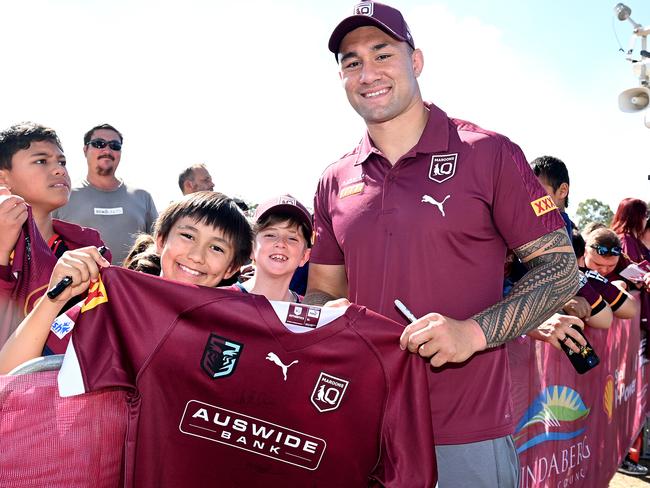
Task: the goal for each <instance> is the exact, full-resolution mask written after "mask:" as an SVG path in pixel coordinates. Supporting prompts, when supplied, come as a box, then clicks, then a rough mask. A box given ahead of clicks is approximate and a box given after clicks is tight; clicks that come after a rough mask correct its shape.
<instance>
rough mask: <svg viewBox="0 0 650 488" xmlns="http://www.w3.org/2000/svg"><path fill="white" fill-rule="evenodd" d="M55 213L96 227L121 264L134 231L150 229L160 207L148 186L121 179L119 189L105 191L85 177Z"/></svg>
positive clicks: (116, 260) (136, 232) (135, 232)
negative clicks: (142, 186) (144, 187)
mask: <svg viewBox="0 0 650 488" xmlns="http://www.w3.org/2000/svg"><path fill="white" fill-rule="evenodd" d="M53 216H54V217H55V218H57V219H61V220H67V221H68V222H73V223H75V224H79V225H82V226H84V227H92V228H93V229H97V230H98V231H99V233H100V235H101V237H102V239H103V241H104V242H105V243H106V245H107V246H108V247H109V248H110V250H111V252H112V253H113V264H115V265H120V264H122V261H124V258H125V257H126V255H127V253H128V252H129V249H130V248H131V245H132V244H133V241H134V238H135V235H136V234H138V233H140V232H151V230H152V227H153V223H154V221H155V220H156V218H157V217H158V211H157V210H156V205H155V204H154V202H153V199H152V198H151V195H150V194H149V193H148V192H147V191H145V190H142V189H140V188H134V187H131V186H128V185H127V184H125V183H124V182H123V181H122V182H121V183H120V186H119V187H117V189H115V190H113V191H104V190H100V189H98V188H96V187H94V186H92V185H91V184H90V183H89V182H88V181H87V180H84V181H82V182H81V186H78V187H75V188H73V189H72V193H71V195H70V201H69V202H68V204H67V205H65V206H64V207H61V208H59V209H58V210H56V211H55V212H54V214H53Z"/></svg>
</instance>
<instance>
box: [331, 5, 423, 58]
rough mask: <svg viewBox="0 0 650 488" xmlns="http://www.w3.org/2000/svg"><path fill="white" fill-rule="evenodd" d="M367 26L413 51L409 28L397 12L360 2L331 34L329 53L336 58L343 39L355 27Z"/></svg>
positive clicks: (389, 8)
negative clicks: (403, 43)
mask: <svg viewBox="0 0 650 488" xmlns="http://www.w3.org/2000/svg"><path fill="white" fill-rule="evenodd" d="M368 25H371V26H375V27H378V28H379V29H381V30H383V31H384V32H385V33H386V34H388V35H390V36H391V37H394V38H395V39H397V40H399V41H403V42H407V43H408V44H409V46H411V47H412V48H413V49H415V44H414V43H413V36H411V31H410V30H409V26H408V25H406V21H405V20H404V17H402V13H401V12H400V11H399V10H397V9H395V8H393V7H389V6H388V5H384V4H383V3H377V2H361V3H358V4H357V5H355V6H354V11H353V14H352V15H351V16H349V17H347V18H345V19H343V20H342V21H341V23H340V24H339V25H337V26H336V29H334V32H332V35H331V36H330V41H329V44H328V47H329V49H330V51H332V52H333V53H334V56H337V55H338V53H339V47H340V46H341V41H342V40H343V38H344V37H345V36H346V35H347V34H348V33H349V32H350V31H353V30H354V29H356V28H357V27H364V26H368Z"/></svg>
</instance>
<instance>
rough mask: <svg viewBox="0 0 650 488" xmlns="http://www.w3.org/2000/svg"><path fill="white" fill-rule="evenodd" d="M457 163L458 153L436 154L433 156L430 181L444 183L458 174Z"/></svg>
mask: <svg viewBox="0 0 650 488" xmlns="http://www.w3.org/2000/svg"><path fill="white" fill-rule="evenodd" d="M457 161H458V153H453V154H434V155H433V156H431V166H430V167H429V179H431V180H433V181H435V182H436V183H444V182H445V181H447V180H448V179H450V178H451V177H453V176H454V175H455V174H456V162H457Z"/></svg>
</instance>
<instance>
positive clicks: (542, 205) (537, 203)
mask: <svg viewBox="0 0 650 488" xmlns="http://www.w3.org/2000/svg"><path fill="white" fill-rule="evenodd" d="M530 205H531V206H532V207H533V210H534V211H535V215H537V216H538V217H541V216H542V215H544V214H547V213H549V212H550V211H551V210H555V209H556V208H557V207H556V206H555V203H554V202H553V199H552V198H551V197H550V196H548V195H546V196H544V197H542V198H538V199H537V200H534V201H532V202H530Z"/></svg>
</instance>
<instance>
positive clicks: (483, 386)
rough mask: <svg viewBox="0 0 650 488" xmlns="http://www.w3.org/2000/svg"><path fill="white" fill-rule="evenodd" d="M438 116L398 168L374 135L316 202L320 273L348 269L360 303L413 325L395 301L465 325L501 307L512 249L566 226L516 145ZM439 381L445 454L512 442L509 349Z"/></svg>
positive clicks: (324, 184)
mask: <svg viewBox="0 0 650 488" xmlns="http://www.w3.org/2000/svg"><path fill="white" fill-rule="evenodd" d="M427 106H428V108H429V111H430V113H429V120H428V122H427V125H426V127H425V129H424V132H423V134H422V137H421V138H420V141H419V142H418V143H417V144H416V146H415V147H414V148H413V149H411V150H410V151H409V152H407V153H406V154H405V155H404V156H402V158H400V160H399V161H398V162H397V163H396V164H395V165H394V166H391V164H390V163H389V162H388V160H387V159H386V158H385V157H384V156H383V155H382V154H381V152H380V151H379V150H378V149H377V148H375V147H374V146H373V143H372V141H371V140H370V137H369V136H368V134H366V136H365V137H364V138H363V140H362V141H361V142H360V144H359V145H358V146H357V147H356V148H355V149H354V150H353V151H352V152H351V153H349V154H347V155H346V156H344V157H343V158H342V159H341V160H339V161H338V162H336V163H334V164H333V165H331V166H329V167H328V168H327V169H326V170H325V172H324V174H323V176H322V177H321V180H320V182H319V185H318V190H317V194H316V198H315V228H316V231H317V237H316V243H315V246H314V248H313V250H312V254H311V261H312V262H313V263H316V264H329V265H340V264H343V265H345V271H346V273H347V277H348V285H349V299H350V300H351V301H352V302H355V303H358V304H361V305H365V306H367V307H369V308H371V309H373V310H375V311H377V312H379V313H380V314H382V315H385V316H387V317H390V318H392V319H394V320H397V321H399V322H401V323H403V324H405V323H406V322H407V321H406V319H404V318H403V317H402V316H401V315H400V314H399V313H398V312H397V310H396V309H395V307H394V305H393V301H394V300H395V299H396V298H399V299H400V300H402V301H403V302H404V303H405V305H406V306H407V307H409V308H410V309H411V310H412V311H413V313H414V314H415V315H416V316H418V317H419V316H422V315H425V314H426V313H428V312H438V313H442V314H444V315H447V316H449V317H453V318H455V319H467V318H469V317H471V316H472V315H474V314H476V313H477V312H479V311H482V310H485V309H486V308H488V307H489V306H490V305H492V304H494V303H496V302H498V301H500V300H501V299H502V285H503V263H504V260H505V257H506V251H507V249H508V248H511V249H514V248H517V247H519V246H521V245H523V244H525V243H527V242H530V241H532V240H535V239H537V238H539V237H541V236H543V235H544V234H547V233H549V232H551V231H554V230H556V229H560V228H562V227H563V226H564V222H563V220H562V218H561V216H560V214H559V212H558V211H557V210H556V209H555V206H554V205H553V202H552V200H551V199H550V197H549V196H548V195H547V194H546V192H545V191H544V188H543V187H542V186H541V185H540V184H539V182H538V181H537V178H536V177H535V175H534V174H533V172H532V171H531V169H530V167H529V166H528V163H527V162H526V159H525V157H524V155H523V153H522V152H521V150H520V149H519V147H518V146H517V145H515V144H513V143H512V142H511V141H510V140H508V139H507V138H506V137H504V136H502V135H499V134H495V133H493V132H489V131H486V130H483V129H481V128H479V127H477V126H475V125H473V124H471V123H468V122H465V121H462V120H456V119H450V118H448V117H447V115H446V114H445V113H444V112H443V111H442V110H440V109H439V108H437V107H436V106H435V105H427ZM395 347H397V344H396V345H395ZM428 377H429V380H430V391H431V395H432V397H431V398H432V415H433V421H434V428H435V432H436V443H437V444H460V443H467V442H476V441H481V440H486V439H492V438H496V437H500V436H503V435H507V434H510V433H511V432H512V430H513V419H512V414H511V402H510V383H509V382H510V377H509V372H508V359H507V355H506V351H505V348H504V347H503V346H502V347H497V348H493V349H490V350H488V351H484V352H481V353H478V354H475V355H474V356H473V357H472V358H470V359H469V360H468V361H466V362H465V363H463V364H451V365H447V366H445V367H442V368H436V369H435V370H433V371H432V374H430V375H429V376H428Z"/></svg>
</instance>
